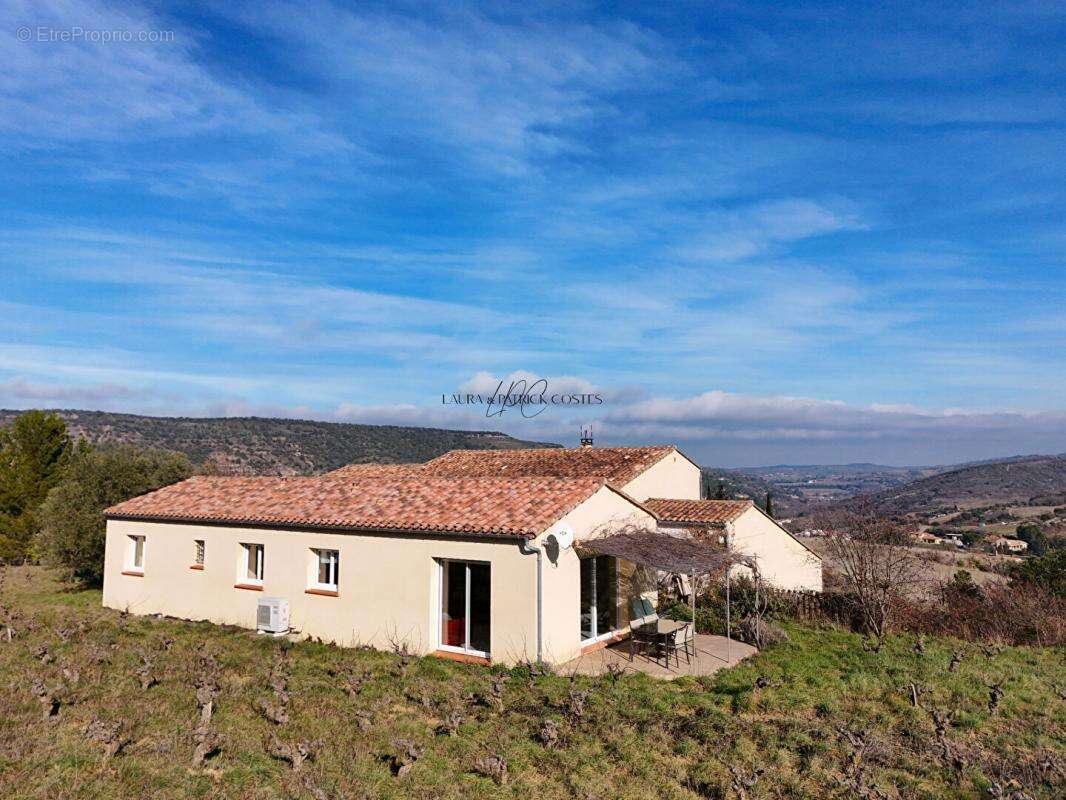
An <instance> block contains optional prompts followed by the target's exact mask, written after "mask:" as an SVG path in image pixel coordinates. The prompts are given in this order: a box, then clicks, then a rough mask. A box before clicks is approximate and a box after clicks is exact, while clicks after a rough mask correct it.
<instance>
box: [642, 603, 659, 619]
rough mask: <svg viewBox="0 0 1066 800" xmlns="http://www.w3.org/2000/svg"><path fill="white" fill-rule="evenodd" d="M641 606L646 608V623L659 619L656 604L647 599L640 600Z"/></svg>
mask: <svg viewBox="0 0 1066 800" xmlns="http://www.w3.org/2000/svg"><path fill="white" fill-rule="evenodd" d="M640 604H641V605H642V606H643V607H644V621H645V622H655V621H656V620H657V619H659V612H658V611H656V610H655V603H653V602H652V601H651V600H649V599H648V598H647V597H641V598H640Z"/></svg>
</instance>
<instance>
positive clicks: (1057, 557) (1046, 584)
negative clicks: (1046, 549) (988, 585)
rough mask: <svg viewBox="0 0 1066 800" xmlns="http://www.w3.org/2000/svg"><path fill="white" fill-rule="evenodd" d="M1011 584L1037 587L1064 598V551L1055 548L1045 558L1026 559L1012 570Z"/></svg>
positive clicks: (1065, 587)
mask: <svg viewBox="0 0 1066 800" xmlns="http://www.w3.org/2000/svg"><path fill="white" fill-rule="evenodd" d="M1011 584H1012V585H1018V584H1029V585H1034V586H1039V587H1040V588H1041V589H1043V590H1045V591H1047V592H1050V593H1051V594H1053V595H1056V596H1058V597H1064V598H1066V550H1064V549H1062V548H1056V549H1054V550H1052V551H1051V552H1050V553H1049V554H1048V555H1046V556H1041V557H1040V558H1029V559H1026V560H1025V561H1024V562H1022V563H1021V564H1019V565H1018V566H1017V567H1016V568H1015V569H1014V572H1013V574H1012V576H1011Z"/></svg>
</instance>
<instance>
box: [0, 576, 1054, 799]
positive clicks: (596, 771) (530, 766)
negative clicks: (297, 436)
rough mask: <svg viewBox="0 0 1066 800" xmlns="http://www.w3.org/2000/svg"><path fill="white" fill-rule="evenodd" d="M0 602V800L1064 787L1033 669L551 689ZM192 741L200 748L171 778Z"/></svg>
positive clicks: (16, 591) (801, 672)
mask: <svg viewBox="0 0 1066 800" xmlns="http://www.w3.org/2000/svg"><path fill="white" fill-rule="evenodd" d="M0 601H2V603H3V605H4V607H5V611H4V612H2V613H4V614H6V615H7V616H8V618H10V620H11V626H12V627H13V629H14V636H13V638H12V639H11V640H10V641H7V638H6V636H5V635H4V627H3V624H2V622H3V620H2V619H0V684H2V686H3V692H2V694H0V797H3V798H7V799H8V800H13V799H14V798H48V799H49V800H57V799H59V798H94V800H99V798H149V797H151V798H188V797H203V798H215V797H227V798H290V797H311V798H364V797H382V798H408V797H411V798H413V797H417V798H464V799H465V800H473V799H474V798H490V797H492V798H496V797H514V798H527V797H538V798H563V797H580V798H603V800H613V799H614V798H642V800H643V799H645V798H650V797H665V798H697V797H738V798H760V797H782V796H788V797H811V798H815V797H817V798H826V797H837V798H845V797H847V798H852V797H871V798H874V797H888V798H897V797H898V798H904V797H905V798H923V797H928V798H934V797H935V798H962V797H970V798H977V797H1016V798H1022V797H1032V798H1037V797H1047V798H1050V797H1061V796H1062V794H1061V790H1062V787H1063V785H1064V781H1066V773H1064V768H1066V738H1064V737H1066V703H1064V700H1063V697H1064V690H1066V681H1064V674H1066V660H1064V654H1063V653H1062V652H1056V651H1052V650H1040V649H1028V648H1007V649H1003V650H1001V651H1000V650H992V649H989V650H987V651H986V650H984V649H982V648H981V647H979V646H976V645H973V644H965V643H962V642H957V641H953V640H947V639H937V640H932V639H930V640H928V641H925V642H924V644H923V646H922V647H916V641H915V639H914V638H913V637H908V636H900V637H893V638H890V639H889V640H888V641H887V642H886V643H885V645H884V647H883V649H882V650H881V651H880V652H873V651H872V650H871V649H869V648H864V646H863V642H862V640H861V638H860V637H858V636H856V635H853V634H850V633H846V632H842V631H838V630H816V629H812V628H804V627H799V626H796V625H791V624H787V625H786V626H785V627H786V628H787V630H788V632H789V634H790V636H791V641H790V642H789V643H787V644H783V645H777V646H774V647H772V648H770V649H768V650H766V651H764V652H763V653H761V654H759V655H758V656H756V657H755V658H754V659H752V660H751V661H750V662H748V663H746V664H744V665H741V666H739V667H736V668H734V669H731V670H727V671H724V672H721V673H719V674H718V675H716V676H714V677H712V678H707V679H700V680H697V679H682V680H678V681H675V682H672V683H667V682H656V681H654V680H653V679H650V678H647V677H645V676H627V677H622V678H616V677H611V676H606V677H603V678H580V677H579V678H575V679H573V680H571V679H570V677H569V676H564V675H536V674H533V675H531V674H530V672H529V670H528V669H516V670H513V671H504V670H496V671H492V670H489V669H487V668H482V667H472V666H464V665H459V664H454V663H450V662H444V661H440V660H435V659H417V658H409V657H403V656H401V655H398V654H392V653H380V652H374V651H369V650H340V649H337V648H334V647H330V646H326V645H321V644H314V643H310V642H302V643H296V644H293V645H291V646H284V645H283V644H282V643H280V642H276V641H273V640H268V639H265V638H263V637H256V636H255V635H253V634H250V633H248V632H246V631H242V630H236V629H225V628H220V627H216V626H212V625H208V624H202V623H189V622H181V621H175V620H166V619H152V618H136V617H124V616H122V615H120V614H119V613H117V612H112V611H108V610H104V609H102V608H100V594H99V592H98V591H87V590H73V589H69V588H65V587H63V586H61V585H59V584H58V583H56V582H55V581H54V579H53V578H52V577H51V576H50V575H49V573H47V572H45V571H43V570H41V569H37V568H32V567H22V568H17V569H16V568H9V569H8V570H7V575H6V582H5V585H4V587H3V590H2V595H0ZM919 650H924V652H919ZM956 653H957V654H958V655H959V656H960V657H961V661H959V662H958V663H957V664H956V665H955V667H954V668H952V667H950V664H951V662H952V655H953V654H956ZM911 684H915V687H916V691H917V701H918V704H917V705H914V703H913V700H912V698H913V694H912V690H911ZM56 703H58V704H59V705H58V709H57V710H56V708H57V707H56ZM205 704H210V710H211V713H209V714H207V715H204V714H203V711H202V706H204V705H205ZM990 706H991V710H990ZM53 710H55V713H54V714H52V713H51V712H52V711H53ZM204 716H207V720H206V723H202V722H201V721H202V720H203V719H204ZM198 728H199V731H200V732H199V733H197V729H198ZM198 744H201V745H203V746H202V747H201V750H208V751H213V750H214V747H215V745H218V746H219V747H218V750H217V752H209V754H208V757H207V758H206V759H205V760H204V761H203V763H202V764H200V765H197V766H193V755H194V751H196V749H197V745H198Z"/></svg>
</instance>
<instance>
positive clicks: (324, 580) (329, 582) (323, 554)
mask: <svg viewBox="0 0 1066 800" xmlns="http://www.w3.org/2000/svg"><path fill="white" fill-rule="evenodd" d="M312 552H313V553H314V555H315V575H314V585H313V588H315V589H325V590H327V591H333V592H335V591H337V586H338V584H339V582H340V566H341V554H340V551H339V550H319V549H317V548H313V549H312Z"/></svg>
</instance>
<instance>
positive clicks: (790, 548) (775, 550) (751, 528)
mask: <svg viewBox="0 0 1066 800" xmlns="http://www.w3.org/2000/svg"><path fill="white" fill-rule="evenodd" d="M733 549H734V550H735V551H736V552H738V553H744V554H745V555H752V556H755V557H756V558H757V559H758V566H759V571H760V573H761V574H762V578H763V580H764V581H766V582H767V583H768V584H770V585H771V586H774V587H776V588H779V589H808V590H813V591H817V592H820V591H822V562H821V560H820V559H819V558H818V557H817V556H816V555H815V554H814V553H812V552H811V551H810V550H808V549H807V548H806V547H804V546H803V545H802V544H801V543H800V542H799V541H797V540H796V539H794V538H793V537H792V536H791V535H789V533H788V532H787V531H786V530H784V529H783V528H782V527H781V526H780V525H778V524H777V523H776V522H774V521H773V520H771V519H770V518H769V517H767V516H766V515H765V514H764V513H762V511H760V510H759V509H758V508H750V509H748V510H747V511H745V512H744V513H743V514H741V515H740V517H739V518H738V519H737V520H736V521H735V522H734V523H733ZM744 571H745V570H742V569H738V570H737V571H736V572H737V573H739V572H744ZM735 574H736V573H735Z"/></svg>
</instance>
